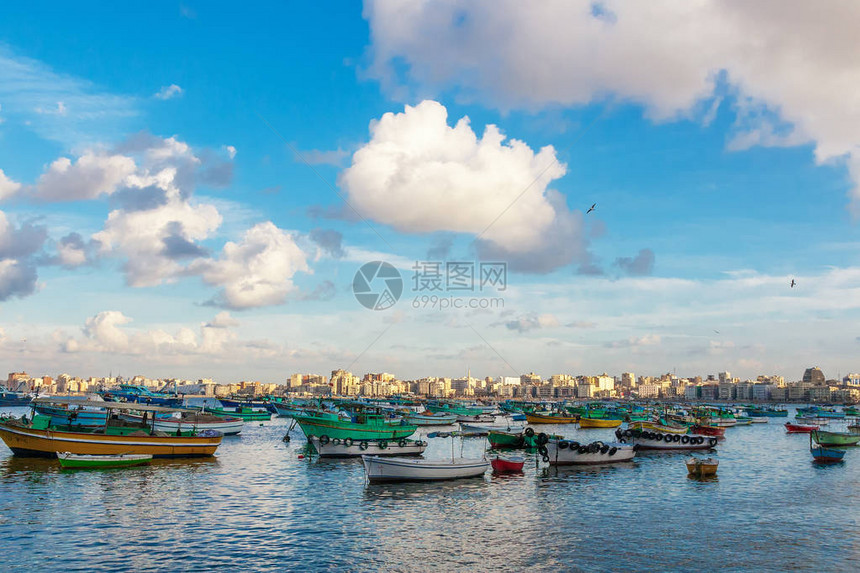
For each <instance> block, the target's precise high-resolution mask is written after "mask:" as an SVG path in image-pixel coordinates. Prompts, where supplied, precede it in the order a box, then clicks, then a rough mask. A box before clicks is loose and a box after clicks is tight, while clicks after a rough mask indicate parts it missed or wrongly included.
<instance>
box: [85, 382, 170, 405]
mask: <svg viewBox="0 0 860 573" xmlns="http://www.w3.org/2000/svg"><path fill="white" fill-rule="evenodd" d="M101 396H102V398H104V399H105V400H107V401H117V402H135V403H137V404H148V405H151V406H166V407H179V406H181V405H182V398H180V397H179V396H176V395H174V394H167V393H165V392H153V391H152V390H150V389H149V388H147V387H146V386H143V385H141V384H120V385H119V386H118V387H117V388H113V389H111V390H108V391H107V392H101Z"/></svg>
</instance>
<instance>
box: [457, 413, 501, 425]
mask: <svg viewBox="0 0 860 573" xmlns="http://www.w3.org/2000/svg"><path fill="white" fill-rule="evenodd" d="M457 421H458V422H461V423H463V422H465V423H470V424H492V423H493V422H495V421H496V417H495V416H494V415H493V414H475V415H465V414H461V415H458V416H457Z"/></svg>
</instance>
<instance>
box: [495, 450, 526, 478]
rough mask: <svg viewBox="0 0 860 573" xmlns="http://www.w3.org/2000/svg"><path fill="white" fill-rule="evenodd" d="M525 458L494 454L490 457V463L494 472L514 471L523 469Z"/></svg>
mask: <svg viewBox="0 0 860 573" xmlns="http://www.w3.org/2000/svg"><path fill="white" fill-rule="evenodd" d="M525 463H526V459H525V458H524V457H522V456H500V455H496V456H494V457H493V458H491V459H490V465H491V466H492V467H493V472H495V473H499V474H502V473H516V472H521V471H523V466H524V465H525Z"/></svg>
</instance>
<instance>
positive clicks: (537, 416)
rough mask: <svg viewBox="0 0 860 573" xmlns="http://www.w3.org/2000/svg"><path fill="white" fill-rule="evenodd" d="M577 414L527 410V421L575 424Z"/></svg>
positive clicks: (532, 422) (531, 422)
mask: <svg viewBox="0 0 860 573" xmlns="http://www.w3.org/2000/svg"><path fill="white" fill-rule="evenodd" d="M576 420H577V417H576V416H564V415H561V414H550V413H538V412H527V413H526V421H527V422H528V423H529V424H575V423H576Z"/></svg>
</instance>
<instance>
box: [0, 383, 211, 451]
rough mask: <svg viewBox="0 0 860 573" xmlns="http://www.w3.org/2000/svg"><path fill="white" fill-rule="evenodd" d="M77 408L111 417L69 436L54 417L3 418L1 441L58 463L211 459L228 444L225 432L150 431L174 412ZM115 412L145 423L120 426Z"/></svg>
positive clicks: (114, 405) (125, 406)
mask: <svg viewBox="0 0 860 573" xmlns="http://www.w3.org/2000/svg"><path fill="white" fill-rule="evenodd" d="M34 402H38V403H53V404H58V403H68V402H69V400H55V399H50V398H37V399H35V400H34ZM74 403H75V404H85V405H87V406H93V407H101V408H105V409H106V410H107V413H108V416H107V423H106V425H105V426H102V427H99V428H93V429H76V430H75V431H69V430H63V429H60V427H57V426H51V425H50V422H51V418H50V417H49V416H42V415H39V414H34V415H33V416H32V418H30V419H27V418H26V417H22V418H14V417H3V418H0V439H2V440H3V442H4V443H5V444H6V445H7V446H8V447H9V449H10V450H12V453H13V454H15V455H17V456H29V457H33V456H38V457H56V456H57V454H58V453H61V452H68V453H71V454H82V455H119V454H151V455H152V456H153V457H156V458H179V457H196V456H211V455H213V454H214V453H215V450H217V449H218V446H219V445H221V440H223V439H224V435H223V434H222V433H221V432H216V431H213V430H205V431H203V432H177V433H170V434H168V433H167V432H163V431H160V430H153V429H152V428H151V427H150V426H151V424H152V421H153V420H154V419H155V416H154V414H155V413H156V412H173V411H175V410H176V409H175V408H165V407H161V406H150V405H146V404H135V403H119V402H82V401H80V400H77V401H74ZM113 411H138V412H143V413H144V418H143V419H144V422H142V423H135V422H127V421H124V420H121V419H119V418H118V417H117V416H115V415H114V416H112V415H111V414H112V412H113ZM150 417H151V418H150ZM148 420H149V421H148Z"/></svg>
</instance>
